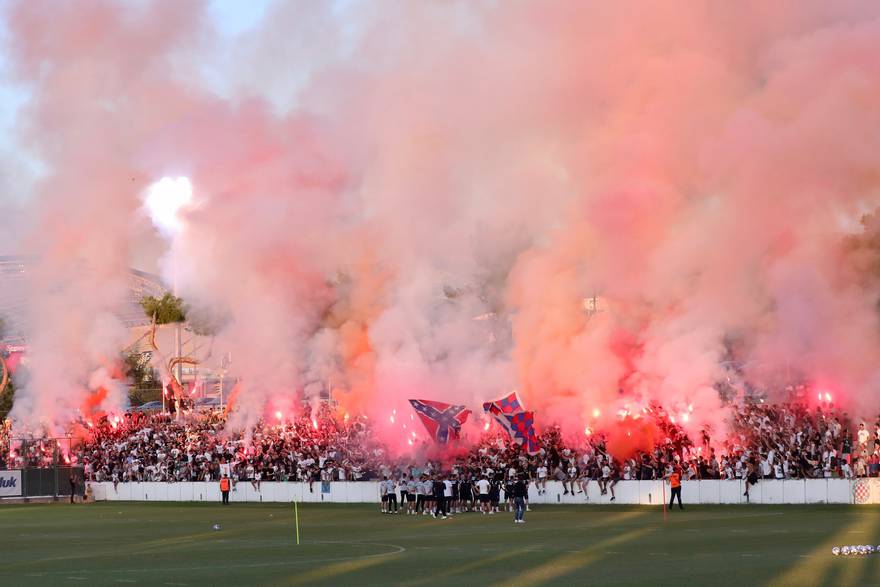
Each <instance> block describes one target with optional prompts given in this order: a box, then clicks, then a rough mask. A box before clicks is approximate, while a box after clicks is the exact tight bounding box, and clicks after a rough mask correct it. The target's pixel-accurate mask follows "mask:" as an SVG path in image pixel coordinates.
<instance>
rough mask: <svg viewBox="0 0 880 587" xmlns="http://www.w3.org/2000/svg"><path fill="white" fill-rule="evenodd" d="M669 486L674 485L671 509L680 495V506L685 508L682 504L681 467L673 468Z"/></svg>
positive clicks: (670, 499) (670, 502) (670, 501)
mask: <svg viewBox="0 0 880 587" xmlns="http://www.w3.org/2000/svg"><path fill="white" fill-rule="evenodd" d="M669 486H670V487H672V495H670V496H669V509H672V504H673V502H674V501H675V498H676V497H678V508H679V509H682V510H683V509H684V506H683V505H681V469H680V468H678V467H676V468H675V469H673V470H672V473H671V474H670V475H669Z"/></svg>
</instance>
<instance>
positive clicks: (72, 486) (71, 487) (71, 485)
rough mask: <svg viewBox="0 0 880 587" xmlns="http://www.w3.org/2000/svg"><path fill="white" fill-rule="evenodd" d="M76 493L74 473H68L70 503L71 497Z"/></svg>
mask: <svg viewBox="0 0 880 587" xmlns="http://www.w3.org/2000/svg"><path fill="white" fill-rule="evenodd" d="M75 495H76V475H74V474H71V475H70V503H73V498H74V496H75Z"/></svg>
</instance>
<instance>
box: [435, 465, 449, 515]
mask: <svg viewBox="0 0 880 587" xmlns="http://www.w3.org/2000/svg"><path fill="white" fill-rule="evenodd" d="M433 490H434V503H435V504H436V505H435V506H434V517H435V518H443V519H444V520H445V519H446V518H447V517H448V516H447V515H446V497H445V496H444V492H445V491H446V485H445V484H444V483H443V478H442V476H440V475H437V477H436V478H435V479H434V486H433Z"/></svg>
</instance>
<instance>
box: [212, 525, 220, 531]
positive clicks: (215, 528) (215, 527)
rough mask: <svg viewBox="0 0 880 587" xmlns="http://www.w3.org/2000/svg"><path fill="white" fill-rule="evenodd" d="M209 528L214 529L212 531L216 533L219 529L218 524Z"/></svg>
mask: <svg viewBox="0 0 880 587" xmlns="http://www.w3.org/2000/svg"><path fill="white" fill-rule="evenodd" d="M211 527H212V528H213V529H214V531H217V530H219V529H220V524H214V525H213V526H211Z"/></svg>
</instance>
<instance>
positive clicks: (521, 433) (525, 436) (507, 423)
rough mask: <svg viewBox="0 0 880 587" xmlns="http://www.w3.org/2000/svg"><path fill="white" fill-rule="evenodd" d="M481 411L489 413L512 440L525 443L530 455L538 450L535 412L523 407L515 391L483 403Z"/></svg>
mask: <svg viewBox="0 0 880 587" xmlns="http://www.w3.org/2000/svg"><path fill="white" fill-rule="evenodd" d="M483 411H485V412H486V413H488V414H491V415H492V417H493V418H495V421H496V422H498V423H499V424H500V425H501V427H502V428H504V429H505V430H506V431H507V434H508V435H510V438H511V439H512V440H513V441H514V442H516V443H517V444H519V445H520V446H523V445H525V447H526V451H527V452H528V453H529V454H530V455H533V454H536V453H537V452H538V451H539V450H540V448H539V447H538V436H537V434H535V413H534V412H527V411H525V410H524V409H523V405H522V403H520V401H519V397H518V396H517V395H516V392H515V391H514V392H512V393H510V394H509V395H507V396H505V397H502V398H500V399H496V400H495V401H491V402H486V403H484V404H483Z"/></svg>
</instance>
